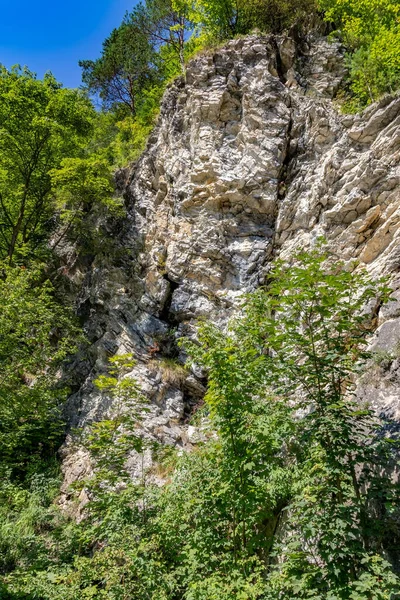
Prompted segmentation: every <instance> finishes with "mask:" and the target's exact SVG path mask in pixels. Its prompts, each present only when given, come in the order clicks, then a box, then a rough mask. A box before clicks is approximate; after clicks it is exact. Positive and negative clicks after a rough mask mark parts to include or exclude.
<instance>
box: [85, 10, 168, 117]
mask: <svg viewBox="0 0 400 600" xmlns="http://www.w3.org/2000/svg"><path fill="white" fill-rule="evenodd" d="M79 65H80V66H81V67H82V69H83V74H82V79H83V81H84V83H85V84H86V85H87V88H88V90H89V92H91V93H92V94H98V95H99V97H100V98H101V100H102V101H103V105H104V107H105V108H107V109H115V108H117V107H118V106H119V105H120V106H123V107H125V111H126V112H127V113H128V114H130V115H132V116H135V115H136V113H137V110H138V105H139V104H140V100H141V97H142V93H143V91H144V90H145V89H147V88H149V87H151V86H152V85H154V84H155V83H156V81H157V78H158V75H157V69H156V67H155V53H154V49H153V47H152V45H151V43H150V40H149V37H148V35H147V34H146V32H145V31H144V30H143V29H142V28H141V27H140V24H139V23H138V22H137V21H134V20H133V19H125V20H124V21H123V22H122V24H121V25H120V27H118V28H117V29H114V30H113V31H112V33H111V35H110V36H109V37H108V38H107V39H106V40H105V41H104V43H103V50H102V54H101V57H100V58H98V59H97V60H95V61H92V60H82V61H79Z"/></svg>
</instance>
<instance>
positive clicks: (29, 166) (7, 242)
mask: <svg viewBox="0 0 400 600" xmlns="http://www.w3.org/2000/svg"><path fill="white" fill-rule="evenodd" d="M93 119H94V110H93V107H92V105H91V104H90V102H89V101H88V100H87V99H86V98H85V97H84V95H83V94H82V93H81V92H79V91H77V90H68V89H63V88H62V87H61V85H60V84H59V83H57V82H56V80H55V79H54V77H53V76H52V75H49V74H47V75H46V76H45V77H44V79H43V81H41V80H38V79H36V77H35V75H34V74H32V73H31V72H30V71H28V70H27V69H23V70H20V69H18V68H14V69H12V70H11V71H7V69H5V68H4V67H1V69H0V258H1V259H4V258H5V257H8V259H9V261H10V263H12V262H15V261H17V262H20V261H24V260H25V259H26V258H30V257H32V256H35V255H37V254H38V253H39V254H40V253H41V252H42V250H43V245H44V243H45V242H46V241H47V239H48V235H49V231H50V230H51V227H52V224H53V222H54V213H55V206H54V202H53V187H52V182H51V177H50V172H51V170H52V169H57V168H58V167H59V166H60V164H61V161H62V160H63V159H65V158H66V157H74V156H79V155H80V154H81V153H82V150H83V148H84V146H85V145H86V143H87V140H88V137H89V135H90V133H91V130H92V123H93Z"/></svg>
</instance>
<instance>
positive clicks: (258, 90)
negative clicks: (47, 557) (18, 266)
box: [64, 36, 400, 481]
mask: <svg viewBox="0 0 400 600" xmlns="http://www.w3.org/2000/svg"><path fill="white" fill-rule="evenodd" d="M343 76H344V68H343V60H342V50H341V48H340V46H338V45H337V44H330V43H328V42H327V41H326V40H324V39H320V38H315V39H312V38H310V39H309V40H308V41H305V42H304V43H303V44H302V45H301V47H298V46H296V44H295V42H294V41H293V40H291V39H290V38H287V37H284V36H282V37H277V38H274V37H272V36H266V37H260V36H258V37H248V38H246V39H239V40H234V41H231V42H229V43H228V44H227V45H226V46H225V47H224V48H222V49H219V50H217V51H215V52H214V53H211V52H210V53H204V54H203V55H200V56H198V57H197V58H196V59H195V60H193V61H192V62H191V63H190V65H189V66H188V69H187V74H186V79H185V81H184V80H183V79H178V80H177V81H176V82H175V83H174V84H173V85H172V86H171V87H170V88H169V90H168V91H167V93H166V95H165V98H164V101H163V105H162V108H161V115H160V118H159V122H158V124H157V126H156V128H155V130H154V132H153V133H152V135H151V137H150V140H149V143H148V146H147V149H146V151H145V152H144V154H143V156H142V157H141V159H140V160H139V161H138V162H137V163H136V164H135V165H133V166H132V167H131V168H130V169H126V170H123V171H121V172H120V173H118V176H117V183H118V186H119V188H120V189H121V190H123V193H124V196H125V199H126V204H127V209H128V217H127V219H126V221H125V222H124V223H123V227H122V230H121V231H120V232H119V233H118V234H116V233H115V232H111V234H110V235H112V236H113V239H114V242H115V244H116V247H117V249H118V252H116V253H115V252H114V254H113V253H110V255H109V256H106V257H105V256H104V255H103V256H101V257H100V256H97V257H94V258H93V260H92V262H91V263H90V264H89V265H84V267H81V266H79V267H78V264H79V261H77V266H75V267H74V268H71V278H75V282H76V283H77V284H79V285H81V292H80V296H79V310H80V311H81V314H82V315H83V318H84V319H85V321H86V329H87V331H88V334H89V337H90V339H91V342H92V347H91V351H90V356H91V361H90V363H89V366H86V367H85V368H82V367H80V371H81V373H83V374H84V373H87V376H86V379H85V381H84V382H83V383H82V385H81V386H80V387H79V390H78V391H77V393H76V394H75V395H74V396H73V397H72V398H71V400H70V403H69V407H68V410H69V415H70V420H71V423H72V424H73V425H74V426H77V425H78V426H83V425H84V424H85V423H87V422H88V421H90V420H93V419H99V418H102V417H103V416H104V415H105V414H107V412H108V411H110V410H111V411H112V406H110V400H109V399H107V398H106V397H104V396H101V395H99V393H98V392H97V391H96V390H94V389H93V385H92V383H91V381H92V379H93V376H94V374H95V373H98V372H101V371H102V370H104V368H105V365H106V362H107V359H108V357H109V356H110V355H112V354H114V353H115V352H117V353H125V352H133V353H134V354H135V356H136V358H137V365H136V367H135V368H134V369H133V371H132V373H131V376H133V377H136V378H137V380H138V381H139V383H140V385H141V386H142V389H143V391H144V392H145V393H146V394H147V396H148V398H149V401H150V405H151V413H150V415H149V416H148V417H147V418H146V422H145V425H144V435H148V436H150V437H153V438H157V439H159V440H161V441H163V442H164V443H168V444H175V445H178V446H179V445H180V446H185V445H186V444H187V443H190V440H194V439H196V435H197V434H196V432H195V431H193V428H192V429H188V424H187V421H188V416H189V415H190V413H191V411H192V409H193V406H194V405H195V404H196V402H198V401H199V399H200V398H201V396H202V393H203V391H204V390H203V386H202V380H201V377H200V378H199V377H198V375H201V374H196V373H195V374H194V375H197V377H196V376H194V375H193V374H192V375H190V376H188V377H187V378H186V380H180V381H176V380H174V378H173V377H170V376H167V375H166V373H165V370H164V372H163V370H162V368H161V364H160V360H161V358H162V357H163V356H169V357H175V358H178V359H179V360H182V357H181V356H180V355H179V350H178V349H177V346H176V338H177V337H180V336H182V335H185V334H190V333H191V332H192V331H193V327H194V323H195V321H196V319H198V318H199V317H201V316H206V317H208V318H210V319H212V320H213V321H214V322H215V323H220V324H221V325H222V324H224V323H225V322H226V320H227V319H228V318H229V316H230V315H231V314H232V311H233V310H234V308H235V306H237V303H238V300H239V299H240V297H241V295H242V294H243V293H244V292H246V291H249V290H253V289H255V288H256V287H257V286H258V285H260V284H262V283H263V282H264V281H265V277H266V274H267V273H268V269H269V265H270V262H271V259H272V258H273V257H274V256H276V255H277V254H280V255H281V256H283V257H285V256H289V255H290V254H292V253H293V252H294V251H295V250H297V249H299V248H310V247H312V246H313V245H314V244H315V241H316V240H317V238H318V237H319V236H321V235H322V236H325V237H326V239H327V241H328V244H329V245H330V247H331V249H332V250H333V251H334V252H336V254H337V256H338V258H340V259H344V260H345V261H347V260H351V259H358V260H359V261H360V263H361V265H365V266H366V267H367V268H368V269H369V270H370V272H371V273H374V274H376V275H381V274H384V273H386V274H388V275H391V276H393V287H394V290H395V292H396V294H397V296H398V294H399V293H400V280H399V279H396V274H397V273H398V271H399V269H400V247H399V243H398V238H399V235H400V228H399V222H400V197H399V179H400V167H399V160H400V135H399V132H400V127H399V126H400V98H399V97H387V98H384V99H383V100H382V101H381V102H379V103H377V104H375V105H373V106H371V107H369V108H368V110H366V111H365V112H364V114H362V115H356V116H352V115H341V114H340V113H339V112H338V109H337V107H336V106H335V103H334V102H333V101H332V98H333V96H334V95H335V93H336V91H337V89H338V87H339V85H340V83H341V81H342V79H343ZM387 310H389V309H387ZM393 310H394V309H393ZM396 311H398V309H396V310H395V311H394V312H390V311H389V312H386V313H384V312H382V314H381V316H380V318H381V320H383V319H385V318H386V319H387V318H389V319H394V318H397V317H398V316H399V315H400V311H398V312H396ZM394 323H396V326H395V328H394V326H393V324H392V322H391V321H388V322H387V323H385V324H383V325H382V326H381V329H380V330H379V332H378V333H377V338H376V340H377V341H376V342H374V343H376V344H377V347H381V346H383V347H385V346H386V344H387V343H388V339H389V337H390V344H391V345H393V344H394V343H395V341H396V340H395V339H394V337H396V336H397V330H398V329H399V335H400V328H399V325H398V322H397V321H395V322H394ZM393 336H394V337H393ZM392 337H393V340H392ZM392 342H393V343H392ZM85 369H86V371H85ZM393 381H394V380H393ZM393 381H386V382H385V384H384V386H383V388H381V387H380V388H379V390H380V391H379V398H381V400H379V402H381V404H382V406H386V405H387V402H389V403H390V402H391V401H388V400H387V399H388V398H392V397H396V398H397V396H396V394H397V391H396V390H395V387H396V386H397V383H393ZM379 385H380V384H379ZM382 385H383V384H382ZM396 410H397V409H396ZM396 414H397V413H396ZM65 452H66V453H67V454H68V449H67V450H65ZM64 464H65V476H66V481H70V480H71V479H73V478H74V475H73V469H75V466H74V460H73V458H72V457H71V455H69V456H68V459H66V461H65V463H64ZM135 464H136V463H135V460H134V458H132V461H131V468H132V473H135V472H136V467H135V466H134V465H135ZM77 476H79V474H77Z"/></svg>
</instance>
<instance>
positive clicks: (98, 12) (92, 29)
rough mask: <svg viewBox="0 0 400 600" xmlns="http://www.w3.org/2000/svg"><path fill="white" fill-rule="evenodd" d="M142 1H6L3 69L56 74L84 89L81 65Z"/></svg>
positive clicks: (2, 7)
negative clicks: (23, 68)
mask: <svg viewBox="0 0 400 600" xmlns="http://www.w3.org/2000/svg"><path fill="white" fill-rule="evenodd" d="M135 3H136V0H0V63H2V64H4V65H5V66H6V67H11V66H12V65H14V64H21V65H27V66H28V67H29V68H30V69H31V71H34V72H36V73H37V74H38V76H39V77H42V76H43V75H44V73H45V72H46V71H52V73H53V74H54V75H55V76H56V77H57V79H58V80H59V81H61V82H62V83H63V84H64V85H65V86H69V87H78V86H79V85H80V84H81V69H80V68H79V66H78V60H80V59H95V58H97V57H98V56H99V54H100V51H101V44H102V42H103V40H104V38H106V37H107V36H108V34H109V33H110V32H111V30H112V29H113V28H114V27H117V26H118V25H119V24H120V22H121V21H122V18H123V16H124V14H125V12H126V11H127V10H131V9H132V8H133V6H134V4H135Z"/></svg>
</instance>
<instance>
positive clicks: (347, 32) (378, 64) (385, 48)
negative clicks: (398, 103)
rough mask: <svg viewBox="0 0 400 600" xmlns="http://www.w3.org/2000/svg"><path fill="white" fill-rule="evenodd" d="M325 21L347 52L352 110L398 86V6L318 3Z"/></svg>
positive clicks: (361, 1)
mask: <svg viewBox="0 0 400 600" xmlns="http://www.w3.org/2000/svg"><path fill="white" fill-rule="evenodd" d="M319 6H320V8H321V9H322V10H323V11H324V16H325V20H326V21H328V22H330V23H332V24H333V25H334V27H336V32H335V33H336V34H337V35H339V36H341V37H342V39H343V41H344V43H345V44H346V46H347V48H348V49H349V55H348V64H349V74H350V77H349V83H350V89H351V92H352V95H353V100H352V99H350V102H349V103H347V107H348V108H349V109H351V110H353V111H354V110H359V109H362V108H363V107H365V106H366V105H367V104H370V103H371V102H374V101H375V100H377V99H378V98H379V96H381V95H382V94H384V93H393V92H394V91H395V90H396V89H397V88H398V87H399V85H400V51H399V47H400V27H399V19H400V6H399V3H398V2H393V0H343V1H340V2H339V1H338V0H319Z"/></svg>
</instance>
